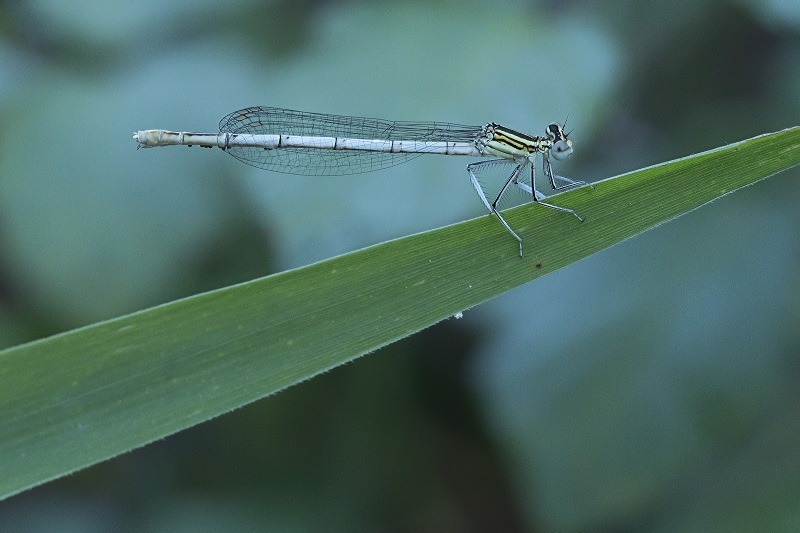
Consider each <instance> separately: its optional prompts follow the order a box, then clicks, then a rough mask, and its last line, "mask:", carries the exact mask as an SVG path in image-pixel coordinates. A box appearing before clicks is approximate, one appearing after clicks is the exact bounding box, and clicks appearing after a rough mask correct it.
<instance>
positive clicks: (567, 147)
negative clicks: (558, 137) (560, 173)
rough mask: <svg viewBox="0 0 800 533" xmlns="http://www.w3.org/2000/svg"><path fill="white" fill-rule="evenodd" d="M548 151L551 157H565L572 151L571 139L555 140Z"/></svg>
mask: <svg viewBox="0 0 800 533" xmlns="http://www.w3.org/2000/svg"><path fill="white" fill-rule="evenodd" d="M550 153H551V154H552V155H553V158H555V159H558V160H559V161H560V160H562V159H566V158H567V157H569V155H570V154H571V153H572V141H570V140H569V139H565V140H563V141H556V142H555V143H554V144H553V147H552V148H551V149H550Z"/></svg>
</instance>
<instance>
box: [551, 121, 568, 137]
mask: <svg viewBox="0 0 800 533" xmlns="http://www.w3.org/2000/svg"><path fill="white" fill-rule="evenodd" d="M547 136H548V137H550V138H551V139H553V140H554V141H556V140H558V141H560V140H562V139H566V136H565V135H564V130H563V128H562V127H561V126H560V125H558V124H556V123H555V122H553V123H552V124H550V125H549V126H547Z"/></svg>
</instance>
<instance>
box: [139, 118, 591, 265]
mask: <svg viewBox="0 0 800 533" xmlns="http://www.w3.org/2000/svg"><path fill="white" fill-rule="evenodd" d="M567 136H568V134H567V133H564V127H563V126H562V125H560V124H556V123H553V124H550V125H549V126H547V128H546V129H545V135H543V136H540V137H536V136H532V135H527V134H525V133H521V132H519V131H516V130H512V129H510V128H506V127H505V126H500V125H499V124H495V123H494V122H490V123H489V124H486V125H485V126H464V125H461V124H450V123H446V122H401V121H397V122H393V121H388V120H380V119H375V118H360V117H348V116H341V115H325V114H322V113H307V112H304V111H292V110H290V109H280V108H277V107H248V108H247V109H242V110H240V111H235V112H233V113H231V114H230V115H228V116H226V117H225V118H223V119H222V120H221V121H220V123H219V133H190V132H179V131H169V130H146V131H139V132H136V133H134V134H133V138H134V140H135V141H136V142H137V143H138V144H139V147H141V148H151V147H154V146H169V145H187V146H193V145H197V146H203V147H206V148H213V147H218V148H221V149H223V150H225V151H226V152H228V153H229V154H231V155H232V156H234V157H235V158H237V159H239V160H240V161H244V162H245V163H247V164H248V165H252V166H254V167H258V168H263V169H266V170H272V171H275V172H283V173H286V174H303V175H314V176H334V175H336V176H338V175H345V174H357V173H361V172H370V171H373V170H380V169H383V168H387V167H391V166H394V165H397V164H399V163H404V162H406V161H408V160H409V159H412V158H414V157H417V156H420V155H422V154H442V155H467V156H472V157H494V158H496V159H490V160H487V161H479V162H476V163H470V164H469V165H467V173H468V174H469V179H470V181H471V182H472V185H473V187H475V190H476V191H477V193H478V196H480V199H481V201H482V202H483V204H484V205H485V206H486V208H487V209H488V210H489V212H490V213H493V214H494V215H496V216H497V218H498V219H499V220H500V222H502V224H503V226H505V228H506V229H507V230H508V231H509V232H510V233H511V235H513V236H514V238H515V239H517V241H519V255H520V257H521V256H522V238H521V237H520V236H519V235H517V233H516V232H515V231H514V230H513V229H511V226H509V225H508V223H507V222H506V220H505V219H504V218H503V216H502V215H501V214H500V212H499V211H498V209H497V206H498V203H499V202H500V200H501V199H502V197H503V195H504V194H505V193H506V191H507V190H508V189H509V187H511V186H512V185H513V186H516V187H518V188H520V189H522V190H523V191H525V192H526V193H528V194H530V195H531V196H532V197H533V201H534V202H536V203H537V204H539V205H543V206H545V207H549V208H551V209H555V210H558V211H563V212H566V213H570V214H572V215H574V216H575V217H576V218H577V219H578V220H580V221H583V219H582V218H581V217H580V216H578V214H577V213H576V212H575V211H573V210H572V209H568V208H566V207H559V206H557V205H553V204H549V203H545V202H543V201H542V200H541V198H544V197H545V195H544V194H542V193H541V192H539V191H538V190H536V180H535V177H536V165H535V157H536V156H537V154H538V155H541V158H542V168H543V170H544V173H545V175H546V176H547V178H548V180H549V182H550V187H552V189H553V190H554V191H562V190H564V189H568V188H571V187H576V186H582V185H588V184H587V183H586V182H584V181H572V180H570V179H568V178H565V177H563V176H557V175H555V174H554V173H553V169H552V167H551V165H550V157H551V156H552V157H553V158H554V159H558V160H561V159H566V158H567V157H568V156H569V155H570V154H571V153H572V141H570V140H569V139H568V138H567ZM497 164H509V165H514V170H513V171H512V172H511V175H510V176H509V177H508V179H507V180H506V181H505V184H504V185H503V186H502V187H501V189H500V191H499V192H498V193H497V196H496V197H495V198H494V201H492V202H490V201H489V199H488V198H487V197H486V194H485V193H484V190H483V187H481V185H480V183H479V182H478V178H477V177H476V175H475V172H476V171H477V170H479V169H481V167H488V166H492V165H497ZM528 168H530V178H531V181H530V185H528V184H527V183H525V182H524V181H523V177H524V176H525V174H524V173H525V172H526V171H527V170H528ZM556 180H559V182H560V184H556ZM590 187H591V185H590Z"/></svg>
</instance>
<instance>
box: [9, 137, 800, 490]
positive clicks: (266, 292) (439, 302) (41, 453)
mask: <svg viewBox="0 0 800 533" xmlns="http://www.w3.org/2000/svg"><path fill="white" fill-rule="evenodd" d="M798 163H800V128H792V129H788V130H784V131H781V132H778V133H774V134H769V135H763V136H759V137H756V138H753V139H749V140H747V141H743V142H740V143H737V144H733V145H729V146H725V147H722V148H718V149H716V150H711V151H709V152H704V153H701V154H697V155H694V156H691V157H687V158H684V159H679V160H676V161H672V162H669V163H665V164H661V165H657V166H654V167H650V168H646V169H643V170H639V171H636V172H632V173H630V174H625V175H622V176H618V177H616V178H612V179H607V180H605V181H602V182H599V183H597V184H596V189H594V190H592V189H590V188H588V187H584V188H581V189H578V190H573V191H570V192H567V193H564V194H561V195H558V196H557V197H553V198H552V201H553V203H556V204H558V205H562V206H565V207H570V208H573V209H575V210H576V211H577V212H578V213H580V214H581V215H582V216H583V217H584V218H585V222H583V223H581V222H579V221H578V220H577V219H575V218H574V217H571V216H569V215H566V214H564V213H559V212H555V211H552V210H549V209H544V208H541V207H537V206H534V205H530V204H528V205H524V206H521V207H518V208H515V209H512V210H509V211H508V212H506V219H507V220H508V222H509V223H510V224H511V226H512V227H514V228H515V229H518V230H519V232H520V233H521V235H522V236H523V238H524V240H525V257H524V258H522V259H520V257H519V255H518V248H517V244H516V241H514V240H513V239H512V238H511V236H510V235H508V233H507V232H506V231H505V230H504V229H503V227H502V226H501V225H500V224H499V223H498V221H497V220H496V219H494V218H492V217H490V216H488V215H487V216H484V217H481V218H478V219H475V220H470V221H467V222H463V223H460V224H455V225H453V226H449V227H445V228H441V229H437V230H434V231H430V232H426V233H422V234H418V235H412V236H410V237H405V238H402V239H398V240H395V241H391V242H387V243H384V244H380V245H377V246H373V247H371V248H367V249H364V250H360V251H357V252H353V253H350V254H346V255H343V256H340V257H336V258H333V259H330V260H327V261H323V262H320V263H317V264H314V265H310V266H307V267H303V268H298V269H296V270H292V271H289V272H283V273H280V274H276V275H273V276H269V277H266V278H263V279H258V280H255V281H252V282H248V283H244V284H241V285H237V286H233V287H228V288H225V289H220V290H217V291H213V292H209V293H206V294H200V295H197V296H194V297H191V298H187V299H184V300H180V301H176V302H172V303H169V304H166V305H162V306H159V307H156V308H153V309H148V310H145V311H141V312H138V313H135V314H132V315H129V316H124V317H121V318H117V319H114V320H109V321H107V322H102V323H99V324H95V325H92V326H89V327H85V328H82V329H78V330H75V331H70V332H68V333H64V334H61V335H56V336H54V337H50V338H47V339H43V340H40V341H36V342H33V343H30V344H26V345H23V346H18V347H15V348H11V349H8V350H5V351H3V352H0V498H4V497H8V496H9V495H12V494H15V493H17V492H19V491H22V490H24V489H26V488H28V487H32V486H35V485H37V484H40V483H43V482H45V481H47V480H50V479H53V478H56V477H59V476H62V475H64V474H67V473H69V472H72V471H74V470H77V469H80V468H84V467H86V466H88V465H91V464H94V463H97V462H98V461H102V460H104V459H107V458H110V457H113V456H115V455H118V454H121V453H124V452H126V451H128V450H131V449H133V448H136V447H138V446H142V445H144V444H147V443H149V442H152V441H154V440H156V439H159V438H162V437H164V436H166V435H170V434H172V433H175V432H177V431H180V430H181V429H184V428H187V427H190V426H192V425H195V424H198V423H200V422H203V421H205V420H208V419H210V418H212V417H214V416H217V415H220V414H222V413H225V412H227V411H229V410H231V409H234V408H236V407H239V406H242V405H244V404H246V403H249V402H252V401H255V400H257V399H259V398H262V397H264V396H266V395H268V394H272V393H275V392H277V391H279V390H281V389H283V388H285V387H288V386H290V385H292V384H295V383H298V382H299V381H302V380H304V379H308V378H310V377H312V376H314V375H316V374H318V373H320V372H324V371H325V370H328V369H330V368H333V367H335V366H337V365H340V364H342V363H344V362H346V361H349V360H352V359H353V358H356V357H358V356H360V355H363V354H365V353H368V352H371V351H374V350H376V349H377V348H379V347H381V346H384V345H386V344H388V343H391V342H393V341H395V340H397V339H400V338H402V337H405V336H407V335H411V334H412V333H414V332H416V331H419V330H420V329H422V328H425V327H427V326H430V325H431V324H434V323H436V322H438V321H440V320H443V319H445V318H447V317H449V316H451V315H453V314H454V313H456V312H459V311H462V310H464V309H467V308H469V307H472V306H474V305H477V304H479V303H481V302H484V301H486V300H488V299H489V298H492V297H494V296H497V295H499V294H502V293H503V292H505V291H508V290H510V289H512V288H514V287H517V286H519V285H521V284H523V283H527V282H529V281H531V280H533V279H535V278H537V277H539V276H541V275H543V274H545V273H547V272H552V271H554V270H556V269H558V268H561V267H563V266H565V265H568V264H570V263H573V262H575V261H578V260H579V259H582V258H584V257H587V256H589V255H591V254H593V253H595V252H597V251H599V250H602V249H604V248H607V247H609V246H612V245H614V244H616V243H618V242H620V241H623V240H625V239H628V238H630V237H632V236H634V235H636V234H638V233H641V232H643V231H645V230H647V229H650V228H652V227H654V226H657V225H659V224H662V223H664V222H666V221H668V220H670V219H672V218H675V217H677V216H679V215H681V214H684V213H687V212H689V211H691V210H693V209H696V208H698V207H699V206H702V205H703V204H705V203H708V202H710V201H712V200H714V199H717V198H719V197H721V196H723V195H725V194H727V193H729V192H732V191H734V190H736V189H739V188H741V187H744V186H747V185H750V184H752V183H755V182H757V181H759V180H761V179H763V178H765V177H768V176H770V175H772V174H775V173H777V172H780V171H782V170H785V169H788V168H791V167H793V166H795V165H797V164H798Z"/></svg>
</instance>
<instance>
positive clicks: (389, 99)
mask: <svg viewBox="0 0 800 533" xmlns="http://www.w3.org/2000/svg"><path fill="white" fill-rule="evenodd" d="M251 105H270V106H278V107H288V108H294V109H302V110H308V111H319V112H327V113H339V114H352V115H364V116H378V117H381V118H387V119H393V120H442V121H450V122H460V123H466V124H483V123H485V122H488V121H497V122H500V123H503V124H506V125H508V126H510V127H514V128H516V129H521V130H523V131H527V132H529V133H532V134H538V133H539V132H540V131H541V130H542V128H543V126H544V125H545V124H547V123H548V122H551V121H561V120H563V119H564V118H565V117H567V116H569V128H574V133H573V135H572V138H573V139H574V142H575V147H576V148H575V154H574V155H573V157H572V158H571V159H570V160H569V161H567V162H566V163H565V164H561V165H560V166H559V167H558V170H559V171H560V172H561V173H563V174H564V175H566V176H569V177H572V178H573V179H585V180H589V181H592V180H597V179H602V178H604V177H608V176H612V175H615V174H618V173H621V172H625V171H628V170H633V169H636V168H639V167H641V166H645V165H649V164H654V163H658V162H661V161H665V160H668V159H671V158H675V157H680V156H684V155H688V154H691V153H695V152H698V151H702V150H706V149H709V148H714V147H716V146H720V145H723V144H725V143H729V142H734V141H738V140H741V139H744V138H747V137H751V136H754V135H757V134H759V133H764V132H770V131H776V130H779V129H782V128H784V127H788V126H793V125H797V124H798V123H800V120H798V119H800V3H798V2H795V1H791V0H785V1H784V0H751V1H745V0H741V1H728V2H720V1H707V0H703V1H694V2H663V3H657V2H652V3H643V2H636V1H632V0H630V1H625V0H617V1H611V2H603V3H593V4H591V5H588V7H587V5H584V3H580V2H523V1H517V2H514V1H509V2H496V3H492V2H486V1H483V2H477V1H471V0H461V1H458V2H456V1H452V2H448V1H438V2H412V1H409V2H397V3H390V2H323V1H314V0H305V1H295V2H293V1H277V0H276V1H274V2H257V1H253V0H228V1H226V2H218V1H212V0H202V1H194V2H188V1H187V2H183V1H175V2H165V1H162V0H138V1H136V2H106V1H101V0H75V1H71V2H62V1H59V0H31V1H26V2H16V3H6V4H3V5H2V6H0V124H1V126H0V343H2V345H4V346H10V345H14V344H17V343H20V342H23V341H26V340H31V339H34V338H38V337H42V336H46V335H49V334H53V333H56V332H60V331H64V330H67V329H71V328H74V327H78V326H81V325H85V324H89V323H92V322H94V321H97V320H101V319H105V318H110V317H114V316H118V315H120V314H123V313H127V312H131V311H135V310H138V309H142V308H145V307H148V306H151V305H155V304H158V303H162V302H166V301H170V300H172V299H175V298H177V297H180V296H185V295H190V294H195V293H197V292H200V291H203V290H208V289H212V288H217V287H223V286H226V285H228V284H231V283H234V282H237V281H244V280H249V279H253V278H255V277H259V276H263V275H267V274H270V273H272V272H276V271H280V270H284V269H286V268H290V267H296V266H300V265H303V264H307V263H309V262H313V261H316V260H320V259H324V258H327V257H330V256H331V255H335V254H338V253H343V252H346V251H350V250H354V249H357V248H360V247H363V246H367V245H370V244H374V243H378V242H381V241H384V240H386V239H390V238H394V237H398V236H402V235H406V234H408V233H411V232H417V231H423V230H426V229H431V228H435V227H438V226H441V225H444V224H448V223H453V222H457V221H460V220H463V219H466V218H471V217H474V216H479V215H483V213H484V212H483V207H482V206H481V204H480V203H479V201H478V199H477V197H476V196H475V193H474V191H472V189H471V186H470V184H469V181H468V179H467V176H466V172H464V166H465V164H466V163H467V161H466V160H464V159H460V158H444V157H433V156H431V157H424V158H419V159H417V160H415V161H413V162H411V163H408V164H405V165H402V166H400V167H396V168H393V169H389V170H387V171H383V172H379V173H374V174H365V175H360V176H352V177H344V178H311V177H294V176H286V175H280V174H274V173H268V172H263V171H259V170H256V169H253V168H250V167H248V166H246V165H243V164H241V163H239V162H238V161H236V160H235V159H233V158H231V157H229V156H227V155H226V154H224V153H222V152H220V151H218V150H213V151H212V150H197V149H194V150H189V149H185V148H166V149H158V150H146V151H142V150H140V151H137V150H136V149H135V148H136V147H135V143H134V141H133V140H132V139H131V133H132V132H133V131H134V130H139V129H149V128H166V129H182V130H190V131H215V130H216V127H217V122H218V120H219V119H220V118H221V117H222V116H224V115H225V114H227V113H229V112H231V111H234V110H236V109H240V108H243V107H248V106H251ZM798 177H800V173H798V171H797V170H796V169H795V170H792V171H790V172H786V173H784V174H782V175H779V176H776V177H775V178H772V179H770V180H767V181H766V182H763V183H760V184H758V185H757V186H754V187H750V188H748V189H747V190H744V191H740V192H738V193H736V194H734V195H732V196H728V197H726V198H724V199H722V200H720V201H718V202H716V203H714V204H712V205H710V206H707V207H705V208H703V209H701V210H699V211H697V212H694V213H692V214H690V215H688V216H685V217H683V218H681V219H679V220H677V221H675V222H672V223H670V224H668V225H665V226H662V227H660V228H658V229H656V230H653V231H650V232H648V233H647V234H645V235H644V236H640V237H637V238H635V239H632V240H630V241H628V242H626V243H623V244H622V245H619V246H616V247H615V248H613V249H611V250H608V251H605V252H603V253H600V254H597V255H595V256H593V257H591V258H589V259H587V260H584V261H582V262H580V263H578V264H576V265H573V266H571V267H569V268H566V269H563V270H561V271H559V272H557V273H555V274H552V275H549V276H546V277H545V278H542V279H540V280H538V281H536V282H534V283H531V284H529V285H527V286H525V287H522V288H519V289H516V290H514V291H512V292H510V293H508V294H506V295H504V296H502V297H499V298H496V299H494V300H492V301H491V302H488V303H486V304H484V305H481V306H479V307H478V308H475V309H472V310H470V311H468V312H467V313H466V315H465V317H464V319H462V320H449V321H447V322H445V323H443V324H440V325H438V326H436V327H433V328H430V329H428V330H426V331H424V332H422V333H420V334H417V335H415V336H412V337H411V338H409V339H406V340H405V341H403V342H399V343H396V344H395V345H393V346H390V347H388V348H385V349H383V350H380V351H379V352H377V353H375V354H371V355H369V356H367V357H364V358H361V359H359V360H357V361H356V362H355V363H353V364H350V365H347V366H345V367H343V368H339V369H337V370H335V371H333V372H330V373H328V374H326V375H323V376H320V377H318V378H315V379H314V380H312V381H310V382H308V383H303V384H302V385H299V386H296V387H294V388H292V389H290V390H288V391H284V392H282V393H281V394H279V395H277V396H275V397H272V398H268V399H265V400H262V401H260V402H257V403H255V404H253V405H251V406H248V407H246V408H244V409H240V410H238V411H237V412H235V413H233V414H230V415H227V416H224V417H221V418H219V419H217V420H214V421H212V422H209V423H206V424H203V425H201V426H199V427H197V428H194V429H192V430H189V431H185V432H182V433H180V434H178V435H175V436H172V437H170V438H168V439H166V440H164V441H163V442H159V443H156V444H153V445H150V446H147V447H145V448H144V449H141V450H138V451H135V452H133V453H130V454H127V455H125V456H122V457H119V458H117V459H114V460H111V461H108V462H105V463H103V464H100V465H97V466H96V467H93V468H90V469H88V470H85V471H83V472H80V473H78V474H76V475H73V476H70V477H68V478H65V479H61V480H58V481H56V482H53V483H50V484H47V485H44V486H42V487H39V488H36V489H34V490H31V491H29V492H27V493H24V494H22V495H19V496H17V497H14V498H12V499H10V500H7V501H5V502H2V503H0V528H1V529H3V530H23V531H24V530H31V531H38V530H41V531H52V530H59V531H108V530H115V531H142V530H144V531H159V530H168V531H181V530H186V531H198V530H209V531H210V530H214V531H220V530H226V529H227V530H243V529H264V530H274V531H307V530H330V529H342V530H348V531H357V530H364V531H409V530H420V531H441V530H460V531H469V530H485V529H489V528H496V529H503V530H508V531H513V530H527V531H537V530H544V531H578V530H605V531H614V530H624V531H653V530H663V531H671V530H674V529H676V528H677V529H695V530H705V531H708V530H719V531H725V530H730V528H742V529H751V528H755V529H760V530H773V531H774V530H784V531H796V530H798V529H800V388H799V387H798V385H797V383H798V379H800V367H798V353H799V352H800V230H799V229H798V228H800V209H798V198H800V181H799V180H798ZM698 179H702V177H700V176H699V177H698ZM510 245H511V244H510ZM531 245H533V244H531ZM53 371H54V372H58V369H53ZM1 432H2V428H0V435H2V433H1ZM9 528H10V529H9Z"/></svg>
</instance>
